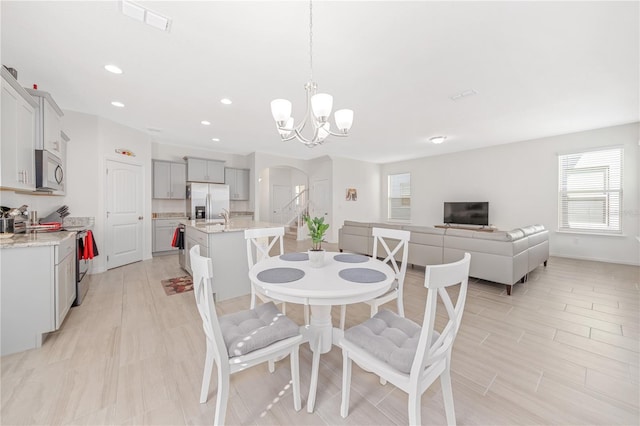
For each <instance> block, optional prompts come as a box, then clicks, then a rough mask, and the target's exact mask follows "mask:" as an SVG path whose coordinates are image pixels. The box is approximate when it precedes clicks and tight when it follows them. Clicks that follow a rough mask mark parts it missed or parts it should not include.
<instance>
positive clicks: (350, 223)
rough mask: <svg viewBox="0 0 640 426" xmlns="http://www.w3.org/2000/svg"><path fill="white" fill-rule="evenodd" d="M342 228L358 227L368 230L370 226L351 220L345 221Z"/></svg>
mask: <svg viewBox="0 0 640 426" xmlns="http://www.w3.org/2000/svg"><path fill="white" fill-rule="evenodd" d="M344 226H360V227H365V228H368V227H369V226H370V224H369V223H366V222H354V221H352V220H345V221H344Z"/></svg>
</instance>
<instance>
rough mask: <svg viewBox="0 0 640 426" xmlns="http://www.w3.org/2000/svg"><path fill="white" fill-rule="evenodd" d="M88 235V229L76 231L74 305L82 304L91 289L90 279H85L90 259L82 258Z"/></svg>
mask: <svg viewBox="0 0 640 426" xmlns="http://www.w3.org/2000/svg"><path fill="white" fill-rule="evenodd" d="M86 236H87V230H82V231H77V232H76V300H75V302H73V306H78V305H80V304H81V303H82V300H83V299H84V296H85V295H86V294H87V291H88V290H89V279H88V278H87V279H85V275H87V271H88V270H89V262H90V260H88V259H83V258H82V254H83V253H82V251H83V250H82V248H83V247H84V241H85V237H86Z"/></svg>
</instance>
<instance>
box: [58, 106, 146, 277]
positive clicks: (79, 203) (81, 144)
mask: <svg viewBox="0 0 640 426" xmlns="http://www.w3.org/2000/svg"><path fill="white" fill-rule="evenodd" d="M63 128H64V129H65V133H67V135H68V136H69V138H70V139H71V142H70V145H69V149H68V150H67V169H68V174H69V181H68V183H69V186H68V190H67V195H66V197H65V202H66V203H67V204H68V205H69V210H70V212H71V214H72V216H93V217H95V221H96V222H95V226H94V234H95V239H96V244H97V246H98V251H99V252H100V256H98V257H96V258H94V259H93V262H92V268H91V273H99V272H103V271H105V270H106V253H107V248H106V247H105V242H106V227H105V225H106V217H105V212H106V199H105V193H106V192H105V188H106V172H105V170H106V166H107V160H115V161H121V162H127V163H131V164H138V165H140V166H141V167H142V171H143V188H142V197H143V217H144V219H143V225H142V228H143V248H142V250H143V253H142V256H143V259H150V258H151V140H150V138H149V136H148V135H146V134H144V133H142V132H139V131H137V130H134V129H131V128H129V127H126V126H122V125H120V124H117V123H114V122H112V121H110V120H107V119H104V118H100V117H96V116H93V115H89V114H83V113H78V112H74V111H65V115H64V117H63ZM118 148H125V149H129V150H131V151H133V152H134V153H135V154H136V156H135V157H128V156H124V155H121V154H117V153H116V152H115V150H116V149H118Z"/></svg>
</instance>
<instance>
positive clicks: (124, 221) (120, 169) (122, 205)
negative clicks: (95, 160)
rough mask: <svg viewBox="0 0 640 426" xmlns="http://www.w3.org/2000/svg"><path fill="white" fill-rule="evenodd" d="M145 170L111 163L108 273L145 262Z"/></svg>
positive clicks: (108, 172)
mask: <svg viewBox="0 0 640 426" xmlns="http://www.w3.org/2000/svg"><path fill="white" fill-rule="evenodd" d="M142 192H143V191H142V167H141V166H138V165H135V164H127V163H120V162H118V161H111V160H108V161H107V202H106V204H107V226H106V231H107V232H106V238H105V239H106V242H107V269H112V268H117V267H118V266H122V265H126V264H128V263H133V262H139V261H141V260H142V220H143V217H142V208H143V202H142Z"/></svg>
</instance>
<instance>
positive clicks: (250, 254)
mask: <svg viewBox="0 0 640 426" xmlns="http://www.w3.org/2000/svg"><path fill="white" fill-rule="evenodd" d="M244 238H245V240H246V241H247V262H248V264H249V269H251V268H252V267H253V265H255V264H256V263H257V262H259V261H261V260H262V259H266V258H268V257H270V256H271V255H270V252H271V249H272V248H273V247H275V246H276V244H278V246H279V247H280V252H279V253H278V256H279V255H282V254H284V241H283V239H284V227H279V228H256V229H246V230H245V231H244ZM265 242H266V243H265ZM254 253H255V257H254ZM256 298H258V299H260V300H262V301H263V302H271V301H272V302H274V303H276V304H282V312H283V313H285V314H286V313H287V306H286V303H285V302H282V301H279V300H273V299H270V298H269V297H267V296H266V295H264V294H263V293H262V292H261V291H260V290H259V288H257V287H256V285H255V284H254V283H253V282H252V283H251V304H250V306H249V307H250V308H251V309H253V308H255V306H256ZM304 322H305V324H309V307H308V306H307V305H304Z"/></svg>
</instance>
